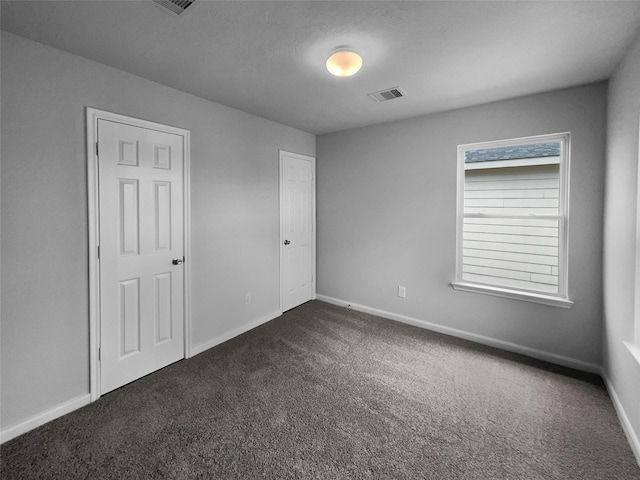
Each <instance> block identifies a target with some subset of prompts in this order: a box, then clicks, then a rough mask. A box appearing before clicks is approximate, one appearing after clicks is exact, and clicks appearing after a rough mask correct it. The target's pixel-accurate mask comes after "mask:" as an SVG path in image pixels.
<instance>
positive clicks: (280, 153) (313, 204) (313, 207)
mask: <svg viewBox="0 0 640 480" xmlns="http://www.w3.org/2000/svg"><path fill="white" fill-rule="evenodd" d="M284 155H287V156H290V157H294V158H297V159H299V160H305V161H308V162H311V176H312V178H311V189H312V194H311V210H312V212H311V214H312V219H311V221H312V225H311V229H312V242H313V247H312V249H311V250H312V253H311V256H312V259H311V299H312V300H315V299H316V284H317V283H318V282H317V281H316V240H317V229H316V159H315V157H310V156H309V155H302V154H300V153H293V152H288V151H286V150H279V151H278V202H279V212H280V217H279V226H278V228H279V232H278V237H279V239H280V243H279V244H278V245H279V246H278V256H279V265H280V312H282V305H283V301H282V296H283V294H284V288H283V275H282V272H283V265H282V261H283V259H282V245H283V242H284V240H285V239H284V237H283V236H282V218H283V213H282V207H283V206H282V159H283V156H284Z"/></svg>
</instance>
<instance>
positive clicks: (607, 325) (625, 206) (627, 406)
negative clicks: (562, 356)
mask: <svg viewBox="0 0 640 480" xmlns="http://www.w3.org/2000/svg"><path fill="white" fill-rule="evenodd" d="M639 118H640V38H639V39H638V40H636V42H635V43H634V45H633V47H632V49H631V50H630V51H629V53H628V54H627V56H626V57H625V59H624V60H623V61H622V62H621V64H620V65H619V66H618V68H617V70H616V71H615V73H614V75H613V76H612V77H611V80H610V82H609V98H608V112H607V162H606V196H605V223H604V330H603V343H604V349H603V367H604V371H605V374H606V376H607V378H608V379H609V382H610V386H611V387H612V388H613V390H614V391H615V393H616V394H617V397H618V399H619V401H620V403H621V405H622V408H623V409H624V411H625V412H626V415H627V417H628V419H629V423H630V425H631V427H632V428H633V430H634V431H635V435H636V439H640V365H638V362H637V361H636V360H635V359H634V358H633V357H632V356H631V354H630V353H629V351H628V350H627V348H626V347H625V346H624V344H623V342H625V341H626V342H632V341H633V335H634V331H633V329H634V327H633V323H634V317H635V316H636V315H640V312H635V308H634V302H635V296H636V295H640V290H639V289H640V285H637V284H636V279H635V265H636V261H637V260H638V259H637V258H636V253H637V251H636V248H637V245H638V244H637V242H638V238H637V237H636V228H637V225H636V219H637V214H638V212H637V206H638V190H637V186H638V129H639V127H638V119H639ZM636 441H638V440H636ZM637 447H640V445H637Z"/></svg>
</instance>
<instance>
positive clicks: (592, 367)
mask: <svg viewBox="0 0 640 480" xmlns="http://www.w3.org/2000/svg"><path fill="white" fill-rule="evenodd" d="M317 298H318V300H320V301H323V302H327V303H332V304H334V305H338V306H341V307H347V308H352V309H354V310H357V311H359V312H364V313H369V314H371V315H376V316H378V317H382V318H387V319H389V320H395V321H397V322H401V323H406V324H409V325H413V326H416V327H420V328H424V329H426V330H431V331H434V332H438V333H444V334H445V335H451V336H452V337H458V338H462V339H465V340H470V341H472V342H476V343H480V344H482V345H488V346H490V347H496V348H499V349H501V350H506V351H508V352H512V353H519V354H521V355H526V356H528V357H533V358H537V359H538V360H544V361H545V362H550V363H555V364H557V365H562V366H564V367H569V368H574V369H576V370H581V371H584V372H589V373H596V374H599V373H600V366H599V365H596V364H595V363H589V362H585V361H582V360H576V359H574V358H571V357H565V356H563V355H558V354H555V353H551V352H545V351H544V350H538V349H536V348H531V347H526V346H524V345H518V344H516V343H511V342H506V341H504V340H499V339H497V338H492V337H486V336H484V335H478V334H476V333H470V332H466V331H464V330H458V329H456V328H451V327H446V326H443V325H438V324H436V323H431V322H427V321H425V320H419V319H417V318H412V317H407V316H404V315H398V314H396V313H392V312H387V311H384V310H378V309H376V308H371V307H367V306H364V305H358V304H355V303H351V302H347V301H345V300H340V299H338V298H333V297H328V296H326V295H318V296H317Z"/></svg>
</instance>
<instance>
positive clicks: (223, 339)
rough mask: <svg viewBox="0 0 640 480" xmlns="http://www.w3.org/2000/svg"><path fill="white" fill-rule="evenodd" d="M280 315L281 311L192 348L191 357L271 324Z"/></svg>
mask: <svg viewBox="0 0 640 480" xmlns="http://www.w3.org/2000/svg"><path fill="white" fill-rule="evenodd" d="M280 315H282V312H281V311H276V312H273V313H270V314H269V315H266V316H264V317H262V318H259V319H258V320H254V321H253V322H251V323H247V324H246V325H243V326H241V327H239V328H236V329H235V330H232V331H230V332H227V333H224V334H222V335H220V336H218V337H216V338H214V339H213V340H209V341H208V342H206V343H203V344H202V345H198V346H197V347H191V357H193V356H195V355H198V354H199V353H202V352H204V351H205V350H209V349H210V348H213V347H215V346H216V345H220V344H221V343H224V342H226V341H227V340H231V339H232V338H234V337H237V336H238V335H242V334H243V333H245V332H248V331H249V330H253V329H254V328H256V327H259V326H260V325H262V324H263V323H267V322H270V321H271V320H273V319H274V318H278V317H279V316H280Z"/></svg>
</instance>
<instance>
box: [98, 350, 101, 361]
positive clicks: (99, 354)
mask: <svg viewBox="0 0 640 480" xmlns="http://www.w3.org/2000/svg"><path fill="white" fill-rule="evenodd" d="M98 360H102V348H100V347H98Z"/></svg>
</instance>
